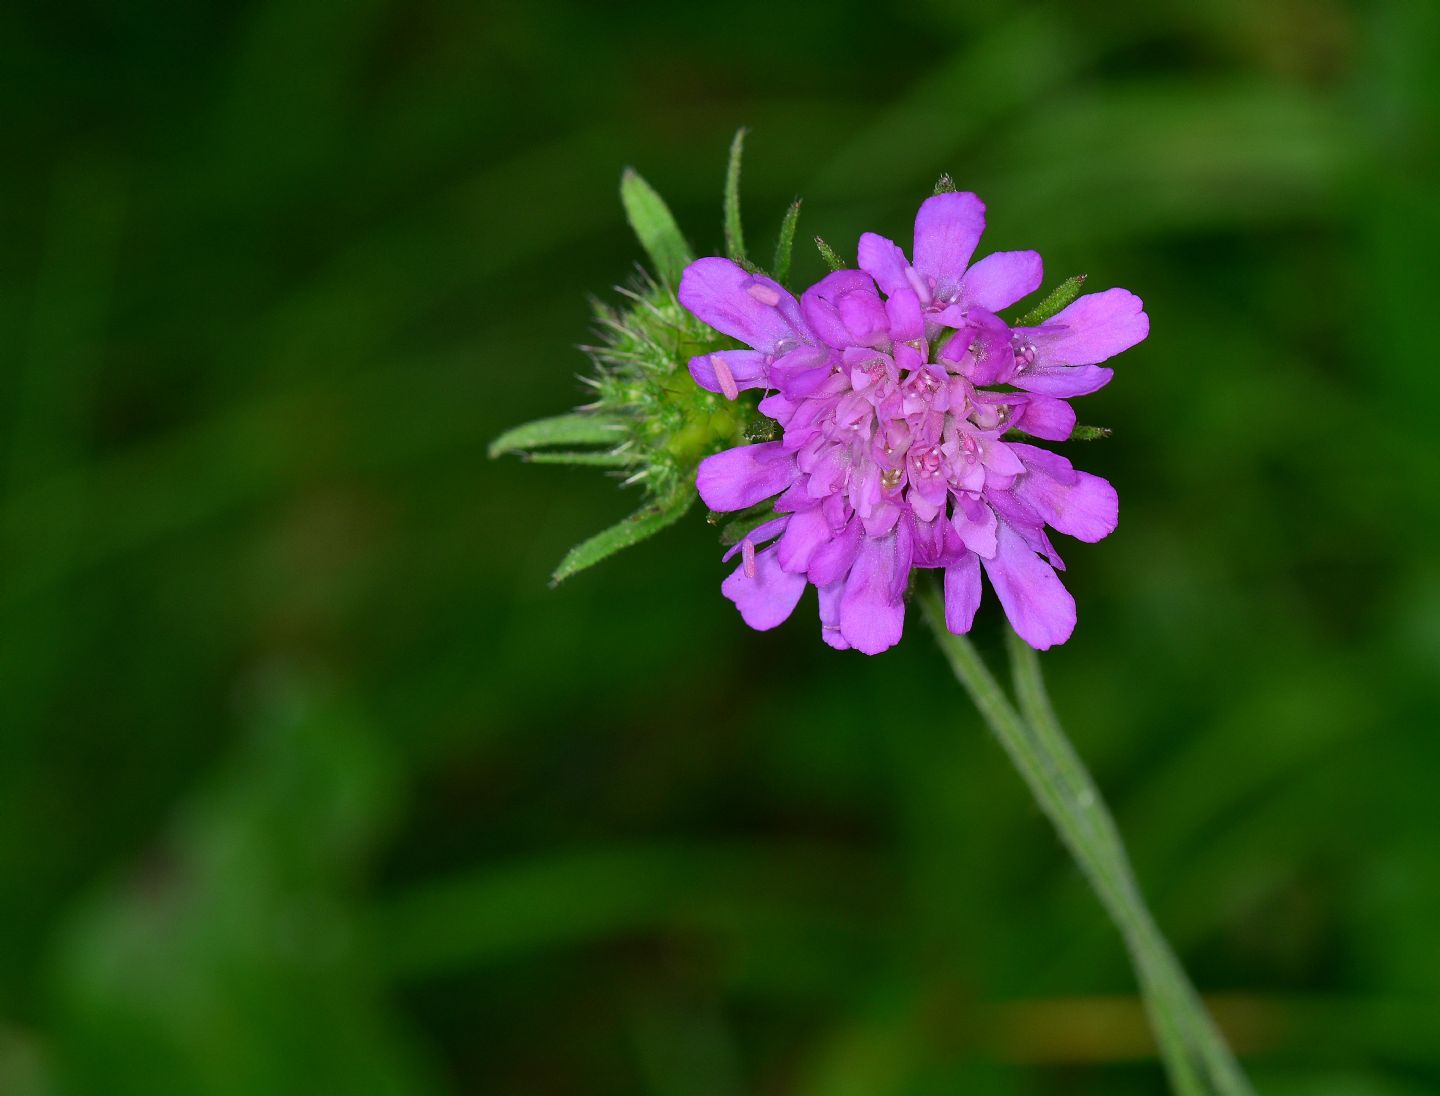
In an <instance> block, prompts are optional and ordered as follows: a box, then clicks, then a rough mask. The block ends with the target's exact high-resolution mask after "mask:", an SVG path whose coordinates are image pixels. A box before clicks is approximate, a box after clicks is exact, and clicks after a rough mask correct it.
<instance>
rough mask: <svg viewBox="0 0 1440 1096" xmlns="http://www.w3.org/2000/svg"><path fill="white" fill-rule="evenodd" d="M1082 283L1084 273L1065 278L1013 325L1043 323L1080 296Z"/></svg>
mask: <svg viewBox="0 0 1440 1096" xmlns="http://www.w3.org/2000/svg"><path fill="white" fill-rule="evenodd" d="M1084 284H1085V275H1084V274H1076V275H1075V277H1073V278H1066V279H1065V280H1064V281H1063V282H1061V283H1060V284H1059V285H1057V286H1056V287H1055V288H1054V289H1052V290H1051V291H1050V296H1048V297H1046V298H1045V299H1044V300H1043V301H1041V302H1040V303H1039V304H1037V305H1036V306H1035V307H1034V308H1032V309H1031V310H1030V311H1029V312H1027V313H1025V315H1023V316H1021V317H1020V318H1019V319H1018V320H1016V321H1015V326H1016V327H1034V326H1035V325H1036V324H1042V323H1044V322H1045V321H1046V320H1048V319H1049V318H1050V317H1051V316H1053V315H1055V313H1057V312H1059V311H1060V310H1061V309H1062V308H1064V307H1065V306H1066V305H1067V304H1069V303H1070V302H1071V301H1073V300H1074V299H1075V298H1076V297H1078V296H1080V287H1081V286H1083V285H1084Z"/></svg>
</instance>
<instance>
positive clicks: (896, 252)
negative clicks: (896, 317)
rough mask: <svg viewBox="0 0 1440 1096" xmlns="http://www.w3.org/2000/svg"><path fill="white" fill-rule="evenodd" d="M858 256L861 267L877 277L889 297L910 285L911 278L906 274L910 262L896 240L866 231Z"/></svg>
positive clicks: (879, 284) (877, 282)
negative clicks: (906, 259)
mask: <svg viewBox="0 0 1440 1096" xmlns="http://www.w3.org/2000/svg"><path fill="white" fill-rule="evenodd" d="M858 257H859V262H860V269H861V270H863V271H865V273H866V274H869V275H870V277H872V278H874V279H875V284H876V285H878V286H879V287H880V288H881V289H883V290H884V291H885V295H886V296H887V297H888V296H891V295H893V294H895V293H899V292H900V291H901V290H902V289H907V288H909V287H910V279H909V278H907V277H906V276H905V271H906V270H907V269H908V268H909V266H910V264H909V263H907V262H906V261H905V252H903V251H901V250H900V247H899V245H898V244H896V243H895V241H894V240H887V239H886V238H885V237H884V236H877V235H876V234H875V233H873V232H866V233H865V234H864V235H862V236H861V237H860V251H859V256H858Z"/></svg>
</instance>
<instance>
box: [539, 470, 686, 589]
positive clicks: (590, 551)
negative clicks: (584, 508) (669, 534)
mask: <svg viewBox="0 0 1440 1096" xmlns="http://www.w3.org/2000/svg"><path fill="white" fill-rule="evenodd" d="M694 501H695V493H694V492H693V491H692V490H690V487H689V485H688V484H687V485H686V486H685V487H683V488H682V489H681V490H679V491H677V492H676V493H675V495H674V496H672V497H671V498H669V499H667V500H664V501H662V502H659V503H656V504H655V505H654V506H647V507H645V508H644V509H641V510H637V511H635V513H633V514H631V515H630V516H629V517H628V518H626V519H625V520H624V521H622V522H620V523H619V524H618V525H612V526H610V528H608V529H606V530H605V531H604V532H600V533H596V534H595V535H594V536H593V537H591V538H590V539H589V540H587V541H582V542H581V543H580V544H577V545H575V547H574V548H571V549H570V551H568V552H566V553H565V558H564V559H562V560H561V561H560V566H558V567H556V568H555V573H554V574H553V575H551V576H550V585H552V586H555V585H558V584H559V583H561V582H563V581H565V579H567V578H569V577H570V576H571V575H574V574H577V573H578V572H580V571H583V570H585V568H587V567H593V566H594V565H595V564H597V563H599V562H600V561H601V560H602V559H605V558H606V557H607V556H613V555H614V554H615V553H616V552H618V551H620V550H621V549H622V548H629V547H630V546H631V545H634V544H639V543H640V542H641V541H642V540H645V539H646V538H647V537H653V536H654V535H655V534H656V533H658V532H660V530H661V529H664V528H665V527H666V526H669V525H674V524H675V522H677V521H679V520H680V519H681V518H682V517H683V516H684V515H685V512H686V511H687V510H689V509H690V507H691V505H692V504H693V503H694Z"/></svg>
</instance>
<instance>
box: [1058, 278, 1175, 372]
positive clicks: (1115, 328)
mask: <svg viewBox="0 0 1440 1096" xmlns="http://www.w3.org/2000/svg"><path fill="white" fill-rule="evenodd" d="M1055 325H1063V326H1064V327H1065V328H1066V331H1065V332H1064V333H1063V334H1062V335H1061V336H1060V337H1059V338H1057V339H1055V340H1053V341H1049V340H1047V341H1046V342H1045V343H1044V345H1043V346H1042V348H1041V354H1042V357H1043V361H1044V364H1045V365H1095V364H1097V363H1099V362H1103V361H1105V360H1106V359H1108V358H1113V357H1114V356H1115V355H1116V354H1119V353H1120V352H1121V351H1122V350H1129V349H1130V348H1131V347H1132V346H1134V345H1135V344H1136V343H1138V342H1141V341H1142V340H1143V339H1144V338H1145V336H1146V335H1148V334H1150V317H1149V316H1147V315H1145V304H1144V302H1143V301H1141V300H1140V298H1139V297H1137V296H1135V294H1133V293H1131V292H1130V291H1129V290H1128V289H1107V290H1105V291H1104V292H1103V293H1087V294H1086V295H1085V296H1083V297H1081V298H1080V299H1079V300H1076V301H1074V302H1073V303H1072V304H1070V305H1069V306H1068V307H1067V308H1065V309H1064V310H1062V311H1060V312H1058V313H1056V314H1055V316H1054V317H1052V318H1051V319H1049V320H1047V321H1045V326H1044V327H1042V328H1040V329H1039V330H1041V331H1043V330H1045V329H1046V328H1049V327H1052V326H1055ZM1037 341H1038V340H1037Z"/></svg>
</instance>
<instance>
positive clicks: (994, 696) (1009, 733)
mask: <svg viewBox="0 0 1440 1096" xmlns="http://www.w3.org/2000/svg"><path fill="white" fill-rule="evenodd" d="M919 601H920V605H921V609H922V610H923V612H924V615H925V619H926V621H927V622H928V623H929V625H930V627H931V629H932V630H933V631H934V632H935V635H936V638H937V639H938V640H939V641H940V647H941V649H942V650H943V651H944V653H945V657H946V659H947V660H948V661H949V663H950V668H951V669H952V670H953V671H954V673H955V676H956V678H957V679H958V680H959V681H960V683H961V684H962V685H963V686H964V687H965V689H966V691H967V692H968V693H969V694H970V697H971V699H972V700H973V701H974V702H975V706H976V707H977V708H978V709H979V710H980V714H981V715H982V716H983V717H984V719H985V722H986V723H987V724H989V726H990V729H991V730H992V731H993V732H994V734H995V737H996V738H998V739H999V740H1000V745H1001V746H1002V747H1004V749H1005V752H1006V753H1007V754H1008V755H1009V756H1010V760H1011V761H1012V762H1013V763H1014V764H1015V767H1016V768H1017V769H1018V770H1019V771H1020V775H1021V777H1023V778H1024V780H1025V783H1026V784H1027V785H1028V786H1029V788H1030V791H1031V792H1032V794H1034V796H1035V798H1036V800H1037V802H1039V804H1040V807H1041V809H1042V810H1043V811H1044V812H1045V814H1046V816H1047V817H1048V818H1049V819H1050V821H1051V822H1052V823H1054V825H1055V829H1056V830H1057V831H1058V833H1059V835H1060V839H1061V841H1062V842H1063V843H1064V844H1065V846H1066V848H1068V849H1069V850H1070V853H1071V855H1072V856H1073V857H1074V858H1075V862H1076V863H1077V864H1078V865H1079V866H1080V869H1081V871H1082V872H1084V874H1085V877H1086V878H1087V879H1088V880H1089V881H1090V884H1091V886H1092V887H1093V888H1094V890H1095V893H1096V895H1097V896H1098V897H1099V899H1100V902H1101V904H1102V905H1104V907H1105V909H1106V911H1107V912H1108V913H1109V914H1110V917H1111V919H1112V920H1113V921H1114V922H1115V926H1116V927H1117V928H1118V929H1119V930H1120V934H1121V936H1122V937H1123V939H1124V941H1125V945H1126V947H1127V948H1128V949H1129V952H1130V956H1131V961H1132V962H1133V963H1134V966H1135V974H1136V978H1137V980H1138V981H1139V983H1140V990H1141V995H1142V997H1143V998H1144V1001H1145V1007H1146V1010H1147V1012H1148V1013H1149V1016H1150V1022H1151V1025H1152V1026H1153V1027H1154V1029H1155V1037H1156V1041H1157V1042H1158V1044H1159V1047H1160V1054H1161V1057H1162V1059H1163V1060H1164V1062H1165V1068H1166V1071H1167V1072H1168V1073H1169V1076H1170V1081H1171V1084H1172V1085H1173V1086H1174V1088H1175V1091H1176V1092H1178V1093H1181V1094H1182V1096H1249V1094H1250V1093H1251V1088H1250V1085H1249V1083H1248V1082H1247V1081H1246V1079H1245V1075H1244V1074H1243V1073H1242V1072H1241V1070H1240V1067H1239V1065H1238V1064H1237V1063H1236V1061H1235V1058H1234V1056H1233V1055H1232V1054H1231V1053H1230V1050H1229V1048H1228V1047H1227V1046H1226V1045H1225V1040H1224V1038H1223V1036H1221V1034H1220V1031H1219V1029H1218V1028H1217V1027H1216V1026H1215V1023H1214V1021H1213V1020H1212V1019H1211V1018H1210V1015H1209V1014H1208V1013H1207V1012H1206V1010H1205V1006H1204V1004H1203V1002H1202V1001H1201V1000H1200V997H1199V995H1198V994H1197V993H1196V992H1195V989H1194V987H1193V986H1191V984H1190V981H1189V979H1188V978H1187V977H1186V975H1185V971H1184V970H1183V968H1182V967H1181V966H1180V963H1179V961H1178V960H1177V959H1176V957H1175V953H1174V952H1173V951H1171V949H1170V946H1169V945H1168V944H1167V943H1166V942H1165V938H1164V937H1163V936H1162V935H1161V934H1160V930H1159V928H1158V927H1157V926H1156V924H1155V920H1154V918H1152V917H1151V916H1150V911H1149V909H1147V908H1146V905H1145V900H1144V897H1143V896H1142V895H1141V893H1140V888H1139V886H1138V885H1137V884H1136V882H1135V874H1134V871H1133V870H1132V869H1131V867H1130V861H1129V858H1128V857H1127V855H1126V853H1125V846H1124V844H1123V843H1122V841H1121V840H1120V834H1119V831H1118V830H1117V829H1116V827H1115V821H1114V819H1113V818H1112V817H1111V815H1110V812H1109V811H1108V810H1107V809H1106V807H1105V803H1104V801H1103V800H1102V799H1101V798H1100V792H1099V790H1098V789H1097V788H1096V786H1095V781H1094V780H1093V779H1092V778H1091V776H1090V773H1089V772H1088V771H1087V770H1086V768H1085V766H1084V764H1083V763H1082V762H1081V760H1080V758H1079V756H1078V755H1077V754H1076V753H1075V750H1074V748H1073V747H1072V746H1071V745H1070V741H1069V739H1067V738H1066V737H1065V733H1064V731H1063V730H1062V729H1061V727H1060V723H1059V720H1057V719H1056V717H1055V712H1054V709H1053V708H1052V707H1051V705H1050V698H1049V697H1048V695H1047V694H1046V692H1045V683H1044V680H1043V678H1042V677H1041V675H1040V662H1039V658H1038V657H1037V656H1036V654H1035V652H1034V650H1032V649H1031V648H1030V647H1029V646H1028V645H1026V644H1025V643H1024V641H1022V640H1021V639H1019V638H1018V637H1017V636H1013V635H1012V636H1010V637H1009V640H1010V656H1011V661H1012V665H1013V673H1014V680H1015V692H1016V696H1017V697H1018V698H1019V701H1020V710H1019V711H1018V712H1017V711H1016V709H1015V706H1014V705H1012V704H1011V702H1010V699H1009V697H1008V696H1006V694H1005V691H1004V690H1003V689H1002V688H1001V687H1000V684H999V682H997V681H996V680H995V677H994V675H993V674H991V672H990V670H989V668H988V667H986V665H985V663H984V662H983V661H982V660H981V658H980V656H979V654H978V653H977V652H976V650H975V647H974V645H973V644H972V643H971V642H970V640H969V639H968V638H966V637H965V636H956V635H951V634H950V632H949V631H948V630H947V629H946V627H945V606H944V601H943V598H942V595H941V592H940V590H939V588H938V584H936V583H931V584H927V585H925V586H923V587H922V588H921V590H920V592H919Z"/></svg>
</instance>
